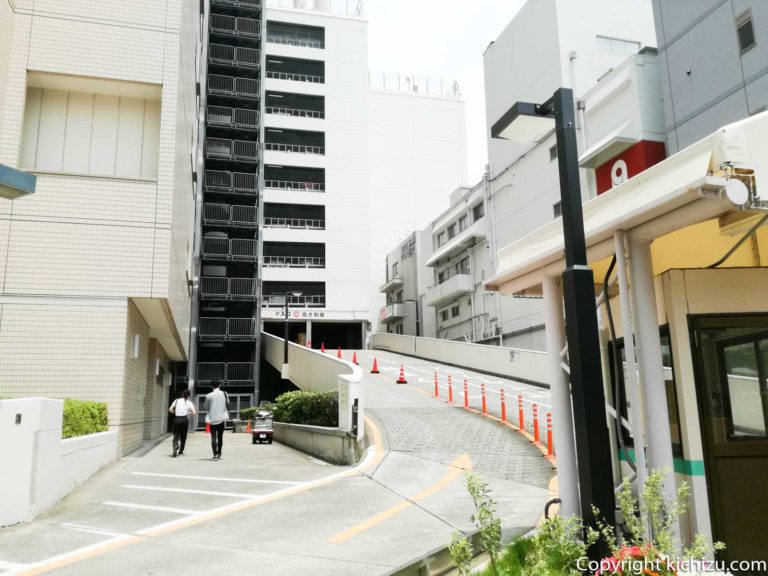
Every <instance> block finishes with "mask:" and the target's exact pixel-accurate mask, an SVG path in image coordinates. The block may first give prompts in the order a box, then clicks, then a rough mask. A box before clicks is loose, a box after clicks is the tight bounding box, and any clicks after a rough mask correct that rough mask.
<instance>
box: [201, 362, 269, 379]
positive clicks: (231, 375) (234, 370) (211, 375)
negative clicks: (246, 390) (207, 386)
mask: <svg viewBox="0 0 768 576" xmlns="http://www.w3.org/2000/svg"><path fill="white" fill-rule="evenodd" d="M254 368H255V364H254V363H253V362H198V363H197V380H198V382H211V381H213V380H222V381H224V382H231V383H241V382H245V383H248V382H253V375H254V373H255V370H254Z"/></svg>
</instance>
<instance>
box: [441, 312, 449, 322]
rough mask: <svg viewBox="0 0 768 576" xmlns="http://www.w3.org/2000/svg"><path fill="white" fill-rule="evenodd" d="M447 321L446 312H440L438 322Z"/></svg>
mask: <svg viewBox="0 0 768 576" xmlns="http://www.w3.org/2000/svg"><path fill="white" fill-rule="evenodd" d="M446 320H448V310H441V311H440V321H441V322H445V321H446Z"/></svg>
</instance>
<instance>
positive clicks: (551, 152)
mask: <svg viewBox="0 0 768 576" xmlns="http://www.w3.org/2000/svg"><path fill="white" fill-rule="evenodd" d="M554 160H557V144H555V145H554V146H550V148H549V161H550V162H552V161H554Z"/></svg>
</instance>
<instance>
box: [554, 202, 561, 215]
mask: <svg viewBox="0 0 768 576" xmlns="http://www.w3.org/2000/svg"><path fill="white" fill-rule="evenodd" d="M552 212H553V214H554V215H555V218H559V217H560V216H562V215H563V204H562V202H555V203H554V204H552Z"/></svg>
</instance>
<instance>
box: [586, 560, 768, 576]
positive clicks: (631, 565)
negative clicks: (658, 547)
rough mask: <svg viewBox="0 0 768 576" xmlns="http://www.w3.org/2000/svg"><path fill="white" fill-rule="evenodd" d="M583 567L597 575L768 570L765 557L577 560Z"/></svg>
mask: <svg viewBox="0 0 768 576" xmlns="http://www.w3.org/2000/svg"><path fill="white" fill-rule="evenodd" d="M576 567H577V568H578V569H579V570H584V571H588V573H590V574H595V575H596V576H611V575H617V576H634V575H648V576H666V575H668V574H678V575H680V576H683V575H684V574H691V575H696V574H701V575H704V574H708V575H712V574H737V573H739V572H746V573H753V572H754V573H760V574H762V573H763V572H764V571H766V570H768V561H765V560H731V561H725V560H696V559H693V558H688V559H678V560H675V559H672V558H625V559H623V560H617V559H616V558H603V559H602V560H590V559H589V558H587V557H582V558H579V559H578V560H577V561H576Z"/></svg>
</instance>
